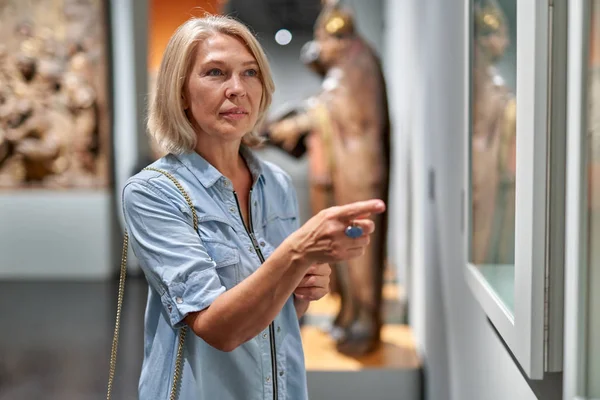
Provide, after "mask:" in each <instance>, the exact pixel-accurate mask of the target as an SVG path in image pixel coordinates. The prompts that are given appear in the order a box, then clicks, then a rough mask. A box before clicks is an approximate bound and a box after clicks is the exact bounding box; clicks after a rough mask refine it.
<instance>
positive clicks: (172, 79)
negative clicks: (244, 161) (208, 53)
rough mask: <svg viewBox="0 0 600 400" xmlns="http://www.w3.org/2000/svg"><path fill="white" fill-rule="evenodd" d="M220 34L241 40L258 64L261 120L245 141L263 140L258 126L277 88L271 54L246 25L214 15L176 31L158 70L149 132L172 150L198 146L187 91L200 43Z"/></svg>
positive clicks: (194, 20)
mask: <svg viewBox="0 0 600 400" xmlns="http://www.w3.org/2000/svg"><path fill="white" fill-rule="evenodd" d="M216 33H222V34H226V35H230V36H233V37H235V38H237V39H239V40H241V41H242V42H243V43H244V44H245V45H246V47H247V48H248V50H249V51H250V53H251V54H252V55H253V56H254V58H255V59H256V62H257V63H258V67H259V70H260V71H259V74H260V80H261V82H262V88H263V90H262V97H261V100H260V106H259V110H258V119H257V122H256V125H255V126H254V127H253V129H252V131H250V132H248V133H247V134H246V135H244V137H243V138H242V143H244V144H245V145H247V146H256V145H258V144H260V143H261V142H262V139H261V138H260V136H259V135H258V133H257V132H255V129H256V128H257V127H258V126H261V125H262V123H263V121H264V119H265V117H266V111H267V109H268V108H269V105H270V104H271V99H272V95H273V91H274V90H275V84H274V83H273V77H272V75H271V68H270V67H269V63H268V61H267V56H266V55H265V52H264V51H263V49H262V47H261V46H260V44H259V43H258V40H256V38H255V37H254V35H253V34H252V33H251V32H250V30H249V29H248V28H247V27H246V26H245V25H244V24H242V23H241V22H239V21H236V20H235V19H233V18H231V17H227V16H214V15H211V16H206V17H202V18H191V19H189V20H188V21H186V22H185V23H183V24H182V25H181V26H180V27H179V28H178V29H177V31H175V33H174V34H173V36H172V37H171V39H170V40H169V43H168V44H167V48H166V49H165V52H164V55H163V58H162V62H161V64H160V67H159V70H158V75H157V78H156V88H155V93H154V99H153V100H152V102H151V104H150V109H149V111H148V132H149V134H150V136H152V137H153V138H154V140H155V141H156V142H157V144H158V145H160V146H161V147H162V148H163V150H165V151H167V152H169V153H174V154H181V153H185V152H187V151H191V150H193V149H194V148H195V147H196V132H195V131H194V128H193V127H192V124H191V122H190V120H189V119H188V117H187V115H186V113H185V110H184V103H183V91H184V89H185V84H186V82H187V79H188V76H189V74H190V72H191V69H192V66H193V62H194V59H195V56H196V49H197V48H198V44H199V43H200V42H202V41H204V40H206V39H207V38H209V37H211V36H212V35H214V34H216Z"/></svg>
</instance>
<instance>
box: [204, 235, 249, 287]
mask: <svg viewBox="0 0 600 400" xmlns="http://www.w3.org/2000/svg"><path fill="white" fill-rule="evenodd" d="M202 241H203V242H204V245H205V246H206V251H207V253H208V255H209V256H210V257H211V258H212V259H213V261H214V262H215V264H216V270H217V274H218V275H219V279H220V280H221V283H222V284H223V286H225V288H226V289H227V290H229V289H231V288H232V287H234V286H235V285H237V284H238V283H239V282H240V252H239V250H238V249H237V248H236V247H233V246H231V245H230V244H228V243H227V242H225V241H222V240H220V239H215V238H202Z"/></svg>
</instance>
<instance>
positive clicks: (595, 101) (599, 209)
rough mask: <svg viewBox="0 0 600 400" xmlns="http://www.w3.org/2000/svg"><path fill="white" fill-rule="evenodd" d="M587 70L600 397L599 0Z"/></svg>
mask: <svg viewBox="0 0 600 400" xmlns="http://www.w3.org/2000/svg"><path fill="white" fill-rule="evenodd" d="M591 15H592V19H591V24H590V47H589V64H588V65H589V71H588V84H587V88H588V90H589V92H588V138H587V139H588V143H587V146H586V147H587V157H588V178H589V179H588V202H587V203H588V209H587V215H588V245H587V248H588V265H589V276H588V301H589V304H588V313H587V314H588V333H587V334H588V341H587V343H588V351H587V354H588V368H587V370H588V377H589V378H588V379H587V384H588V388H587V397H588V398H599V397H600V380H599V379H598V377H599V376H600V341H598V340H596V339H595V338H598V337H600V292H599V291H598V285H600V1H599V0H594V1H593V2H592V13H591Z"/></svg>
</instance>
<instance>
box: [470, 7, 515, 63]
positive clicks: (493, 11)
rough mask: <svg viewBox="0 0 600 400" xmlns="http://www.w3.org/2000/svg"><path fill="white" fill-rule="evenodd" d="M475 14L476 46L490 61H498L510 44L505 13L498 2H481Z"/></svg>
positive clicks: (475, 9)
mask: <svg viewBox="0 0 600 400" xmlns="http://www.w3.org/2000/svg"><path fill="white" fill-rule="evenodd" d="M473 13H474V23H475V41H476V44H477V45H478V47H479V48H480V49H481V51H482V52H483V54H484V55H485V56H486V57H487V58H488V59H489V60H490V61H496V60H498V59H499V58H501V57H502V56H503V55H504V52H505V51H506V48H507V47H508V45H509V44H510V38H509V33H508V23H507V21H506V16H505V15H504V12H503V11H502V9H501V8H500V5H499V4H498V3H497V2H496V0H479V1H476V2H475V6H474V9H473Z"/></svg>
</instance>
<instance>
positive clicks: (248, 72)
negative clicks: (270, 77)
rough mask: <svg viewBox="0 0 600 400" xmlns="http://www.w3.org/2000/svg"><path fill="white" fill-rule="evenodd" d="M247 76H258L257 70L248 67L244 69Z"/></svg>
mask: <svg viewBox="0 0 600 400" xmlns="http://www.w3.org/2000/svg"><path fill="white" fill-rule="evenodd" d="M246 75H247V76H258V71H257V70H255V69H249V70H247V71H246Z"/></svg>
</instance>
